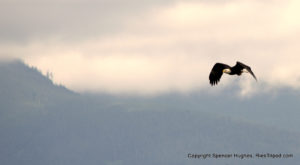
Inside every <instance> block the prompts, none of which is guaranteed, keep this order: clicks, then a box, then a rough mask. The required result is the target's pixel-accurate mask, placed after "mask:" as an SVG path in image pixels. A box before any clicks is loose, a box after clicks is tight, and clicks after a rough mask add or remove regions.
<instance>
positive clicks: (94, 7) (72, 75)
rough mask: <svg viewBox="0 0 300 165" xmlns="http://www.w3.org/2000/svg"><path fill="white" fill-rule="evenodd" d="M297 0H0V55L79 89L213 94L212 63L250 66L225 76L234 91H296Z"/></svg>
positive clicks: (299, 77) (299, 62)
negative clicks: (248, 69)
mask: <svg viewBox="0 0 300 165" xmlns="http://www.w3.org/2000/svg"><path fill="white" fill-rule="evenodd" d="M299 16H300V1H298V0H285V1H282V0H198V1H197V0H185V1H181V0H152V1H146V0H126V1H125V0H98V1H97V0H6V1H4V0H0V36H1V37H0V57H1V59H2V60H3V59H7V58H19V59H22V60H24V61H25V63H27V64H29V65H30V66H36V67H38V68H39V69H41V70H42V71H43V73H46V72H47V71H50V72H52V73H53V79H54V82H56V83H60V84H64V85H65V86H67V87H68V88H70V89H72V90H75V91H79V92H83V91H89V92H110V93H116V94H118V93H134V94H158V93H164V92H169V91H179V92H190V91H194V90H207V89H211V87H210V85H209V83H208V74H209V72H210V70H211V68H212V66H213V65H214V64H215V63H216V62H223V63H227V64H229V65H235V63H236V61H241V62H244V63H246V64H248V65H250V66H251V68H252V70H253V71H254V73H255V74H256V76H257V77H258V83H256V82H255V81H254V79H253V78H252V77H251V76H250V75H246V76H243V77H240V78H237V77H229V76H227V75H225V76H223V77H222V81H221V83H220V85H218V86H217V87H214V89H213V90H218V89H222V88H224V87H226V86H228V85H229V83H230V82H233V81H236V82H238V84H239V86H238V87H239V88H240V89H241V90H240V94H241V95H249V94H253V93H255V92H258V91H261V90H262V91H264V92H266V91H273V90H277V89H280V88H283V87H289V88H293V89H295V90H298V89H300V72H299V70H300V17H299Z"/></svg>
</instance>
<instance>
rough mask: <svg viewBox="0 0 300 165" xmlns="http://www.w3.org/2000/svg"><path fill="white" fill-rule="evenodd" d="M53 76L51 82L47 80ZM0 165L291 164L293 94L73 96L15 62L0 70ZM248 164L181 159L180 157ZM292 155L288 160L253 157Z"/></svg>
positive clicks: (299, 150)
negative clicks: (222, 155)
mask: <svg viewBox="0 0 300 165" xmlns="http://www.w3.org/2000/svg"><path fill="white" fill-rule="evenodd" d="M54 76H55V75H54ZM0 77H1V79H0V164H3V165H19V164H24V165H27V164H28V165H40V164H44V165H47V164H49V165H53V164H57V165H69V164H70V165H77V164H78V165H82V164H89V165H93V164H95V165H99V164H103V165H135V164H136V165H140V164H143V165H153V164H162V165H176V164H178V165H185V164H186V165H189V164H245V165H253V164H272V165H276V164H278V165H279V164H280V165H281V164H291V165H292V164H298V163H299V162H300V158H299V156H300V134H299V126H300V123H299V120H298V117H299V116H300V112H299V110H298V109H299V107H300V103H299V101H298V100H299V98H300V93H298V92H295V91H292V90H289V89H283V90H281V91H280V92H278V94H277V95H276V96H273V95H272V94H258V95H256V96H255V97H252V98H247V99H240V98H237V96H235V95H233V94H232V93H233V91H232V90H234V89H232V88H231V87H229V88H228V90H224V91H223V93H220V94H218V95H209V94H207V93H205V92H204V93H201V92H197V91H195V92H194V93H190V94H185V95H183V94H180V93H169V94H164V95H159V96H153V97H138V96H117V95H109V94H79V93H75V92H72V91H71V90H69V89H67V88H66V87H64V86H62V85H57V84H54V83H53V82H52V81H51V80H50V79H49V78H48V77H46V76H43V75H42V74H41V73H40V72H39V71H38V69H36V68H32V67H28V66H27V65H25V64H24V63H23V62H21V61H13V62H1V63H0ZM189 153H190V154H213V153H218V154H252V156H253V158H244V159H241V158H219V159H216V158H207V159H194V158H188V154H189ZM257 153H260V154H267V153H273V154H280V153H281V154H293V157H291V158H257V157H255V155H256V154H257Z"/></svg>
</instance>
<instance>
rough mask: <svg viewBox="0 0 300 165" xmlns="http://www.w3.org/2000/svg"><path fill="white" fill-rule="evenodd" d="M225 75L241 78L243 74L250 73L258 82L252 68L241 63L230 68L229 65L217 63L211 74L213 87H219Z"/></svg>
mask: <svg viewBox="0 0 300 165" xmlns="http://www.w3.org/2000/svg"><path fill="white" fill-rule="evenodd" d="M223 73H227V74H229V75H235V74H236V75H238V76H240V75H241V74H242V73H250V74H251V75H252V76H253V77H254V79H255V80H256V81H257V79H256V76H255V75H254V73H253V72H252V70H251V68H250V67H249V66H247V65H245V64H243V63H241V62H239V61H237V62H236V65H235V66H233V67H230V66H229V65H227V64H222V63H216V64H215V65H214V67H213V68H212V70H211V72H210V74H209V82H210V84H211V85H212V86H214V85H217V84H218V82H219V81H220V79H221V77H222V75H223Z"/></svg>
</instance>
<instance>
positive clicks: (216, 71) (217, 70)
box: [209, 63, 230, 86]
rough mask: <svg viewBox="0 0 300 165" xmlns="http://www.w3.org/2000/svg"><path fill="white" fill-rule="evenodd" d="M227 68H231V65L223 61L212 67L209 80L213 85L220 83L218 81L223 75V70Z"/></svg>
mask: <svg viewBox="0 0 300 165" xmlns="http://www.w3.org/2000/svg"><path fill="white" fill-rule="evenodd" d="M227 68H230V66H228V65H226V64H222V63H216V64H215V65H214V67H213V68H212V69H211V72H210V74H209V82H210V84H211V85H212V86H213V85H217V84H218V82H219V81H220V79H221V77H222V74H223V70H224V69H227Z"/></svg>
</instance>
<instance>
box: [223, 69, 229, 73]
mask: <svg viewBox="0 0 300 165" xmlns="http://www.w3.org/2000/svg"><path fill="white" fill-rule="evenodd" d="M223 73H227V74H229V73H231V70H230V69H228V68H227V69H223Z"/></svg>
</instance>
